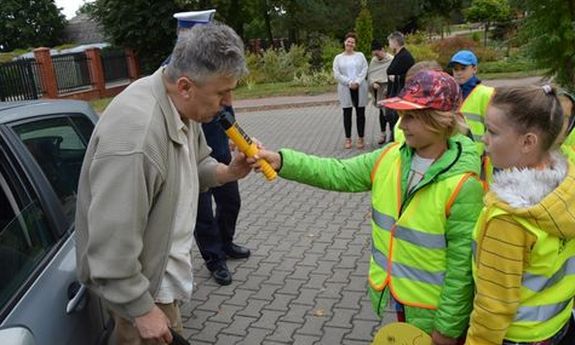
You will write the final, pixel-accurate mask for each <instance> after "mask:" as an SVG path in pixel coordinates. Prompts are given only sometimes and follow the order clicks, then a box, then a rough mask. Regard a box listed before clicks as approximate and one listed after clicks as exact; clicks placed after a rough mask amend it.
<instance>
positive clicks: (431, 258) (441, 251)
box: [369, 144, 473, 315]
mask: <svg viewBox="0 0 575 345" xmlns="http://www.w3.org/2000/svg"><path fill="white" fill-rule="evenodd" d="M400 146H401V145H400V144H391V145H389V146H388V148H387V149H386V150H384V152H383V153H382V154H381V156H380V158H379V160H378V163H377V164H376V165H375V167H374V169H373V171H372V182H373V188H372V194H371V195H372V199H371V201H372V227H373V231H372V243H373V247H372V254H371V259H370V266H369V295H370V297H371V301H372V305H373V309H374V311H375V312H376V313H377V314H378V315H382V312H383V308H384V307H385V304H386V302H387V301H384V300H383V298H382V297H383V296H384V290H385V289H386V288H387V287H389V290H390V292H391V294H392V295H393V297H394V298H395V299H396V300H397V301H399V302H401V303H402V304H405V305H407V306H413V307H419V308H425V309H437V306H438V303H439V297H440V293H441V290H442V288H443V281H444V276H445V270H446V246H447V243H446V239H445V226H446V220H447V215H448V214H449V212H450V211H449V209H450V207H451V204H452V203H453V201H454V200H455V197H456V196H457V193H458V192H459V189H460V188H461V186H462V185H463V183H464V182H465V180H467V178H469V177H470V176H473V174H471V173H469V174H460V175H454V176H452V177H449V178H446V179H445V180H442V181H439V182H435V183H432V184H427V185H425V186H424V187H423V188H420V189H419V190H417V191H416V192H415V194H413V196H412V197H411V199H410V200H408V202H407V203H404V201H403V200H402V191H401V154H400V150H399V148H400ZM380 166H381V167H386V168H385V169H383V170H379V167H380ZM389 167H390V168H389Z"/></svg>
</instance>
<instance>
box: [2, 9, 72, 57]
mask: <svg viewBox="0 0 575 345" xmlns="http://www.w3.org/2000/svg"><path fill="white" fill-rule="evenodd" d="M0 18H2V20H0V51H11V50H14V49H16V48H29V47H39V46H48V47H52V46H55V45H58V44H60V43H62V42H61V37H62V36H63V31H64V26H65V24H66V19H65V17H64V15H63V14H62V13H60V9H58V8H57V7H56V4H55V3H54V0H27V1H21V0H2V1H0Z"/></svg>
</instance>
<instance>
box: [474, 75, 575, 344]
mask: <svg viewBox="0 0 575 345" xmlns="http://www.w3.org/2000/svg"><path fill="white" fill-rule="evenodd" d="M562 113H563V112H562V109H561V104H560V102H559V99H558V98H557V96H556V93H555V90H554V89H553V88H552V87H551V86H549V85H545V86H543V87H537V86H530V87H513V88H496V90H495V93H494V96H493V98H492V101H491V103H490V105H489V107H488V109H487V114H486V128H487V131H486V133H485V138H484V142H485V148H486V152H487V153H488V155H489V156H490V158H491V161H492V162H493V165H494V167H495V168H498V169H499V170H498V171H496V172H495V173H494V176H493V182H492V184H491V186H490V191H489V192H488V193H487V195H486V197H485V200H484V201H485V207H484V209H483V211H482V212H481V215H480V217H479V219H478V221H477V225H476V228H475V231H474V235H473V236H474V256H473V276H474V279H475V285H476V295H475V299H474V305H473V312H472V314H471V321H470V328H469V331H468V334H467V342H466V344H468V345H476V344H477V345H479V344H481V345H488V344H493V345H495V344H497V345H500V344H506V345H507V344H538V345H555V344H573V341H574V339H575V334H573V328H572V327H573V320H572V315H571V312H572V309H573V296H574V295H575V240H574V238H575V167H574V166H573V165H572V164H571V163H569V162H568V160H567V159H566V157H565V156H564V155H563V154H561V153H560V152H558V151H557V150H555V149H554V148H555V147H556V145H555V143H556V141H557V138H558V136H559V135H560V133H561V130H562V127H563V114H562Z"/></svg>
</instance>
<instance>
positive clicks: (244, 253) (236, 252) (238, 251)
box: [224, 243, 251, 259]
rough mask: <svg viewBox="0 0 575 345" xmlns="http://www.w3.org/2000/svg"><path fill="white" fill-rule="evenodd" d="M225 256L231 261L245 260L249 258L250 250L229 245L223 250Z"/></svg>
mask: <svg viewBox="0 0 575 345" xmlns="http://www.w3.org/2000/svg"><path fill="white" fill-rule="evenodd" d="M224 252H225V253H226V255H227V256H228V257H230V258H233V259H245V258H249V257H250V254H251V252H250V250H249V249H248V248H246V247H242V246H238V245H237V244H234V243H232V244H230V246H229V247H226V248H224Z"/></svg>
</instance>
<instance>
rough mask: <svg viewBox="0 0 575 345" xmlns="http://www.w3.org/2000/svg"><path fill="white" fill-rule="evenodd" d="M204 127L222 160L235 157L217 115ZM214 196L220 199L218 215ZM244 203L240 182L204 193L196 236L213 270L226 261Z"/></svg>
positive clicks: (214, 150)
mask: <svg viewBox="0 0 575 345" xmlns="http://www.w3.org/2000/svg"><path fill="white" fill-rule="evenodd" d="M226 110H228V111H231V112H232V114H233V109H232V108H231V107H229V108H227V109H226ZM202 129H203V130H204V135H205V137H206V140H207V142H208V145H209V146H210V147H211V148H212V153H211V156H212V157H214V158H215V159H216V160H217V161H218V162H221V163H224V164H229V163H230V161H231V159H232V157H231V153H230V148H229V145H228V137H227V136H226V133H225V132H224V131H223V129H222V128H221V127H220V125H219V123H218V121H217V118H216V119H214V120H213V121H212V122H210V123H206V124H202ZM212 198H213V199H212ZM212 200H214V201H215V203H216V212H215V216H214V211H213V206H212ZM240 204H241V199H240V192H239V189H238V183H237V182H230V183H227V184H225V185H222V186H220V187H214V188H210V189H209V190H208V191H207V192H203V193H200V196H199V200H198V217H197V221H196V228H195V230H194V237H195V238H196V243H197V245H198V248H199V249H200V253H201V254H202V257H203V258H204V260H205V262H206V266H207V268H208V269H209V270H210V271H213V270H215V269H216V268H217V267H218V266H219V265H221V264H223V263H225V262H226V254H225V252H224V248H229V246H231V244H232V241H233V238H234V234H235V232H236V222H237V219H238V215H239V212H240Z"/></svg>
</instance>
